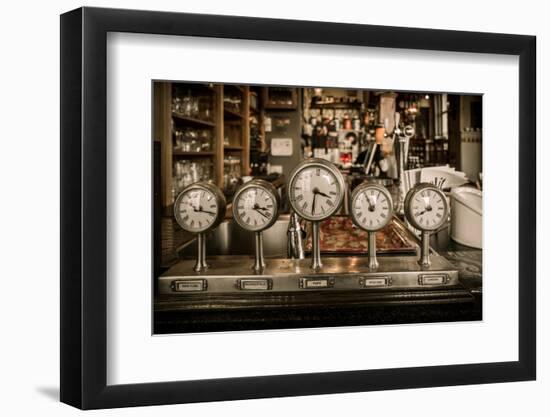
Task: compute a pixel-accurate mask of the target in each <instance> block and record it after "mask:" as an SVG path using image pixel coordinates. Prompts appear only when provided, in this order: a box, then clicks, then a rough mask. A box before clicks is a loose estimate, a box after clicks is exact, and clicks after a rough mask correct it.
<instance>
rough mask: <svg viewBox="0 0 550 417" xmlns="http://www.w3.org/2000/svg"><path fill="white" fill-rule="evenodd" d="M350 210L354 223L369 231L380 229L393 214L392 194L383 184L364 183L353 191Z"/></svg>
mask: <svg viewBox="0 0 550 417" xmlns="http://www.w3.org/2000/svg"><path fill="white" fill-rule="evenodd" d="M350 212H351V216H352V219H353V221H354V223H355V224H356V225H357V226H359V227H360V228H361V229H363V230H366V231H369V232H374V231H376V230H380V229H382V228H383V227H384V226H386V225H387V224H388V223H389V222H390V220H391V217H392V215H393V203H392V198H391V194H390V193H389V191H388V190H387V189H386V188H385V187H383V186H381V185H378V184H369V183H363V184H361V185H359V186H357V187H356V188H355V189H354V190H353V192H352V195H351V207H350Z"/></svg>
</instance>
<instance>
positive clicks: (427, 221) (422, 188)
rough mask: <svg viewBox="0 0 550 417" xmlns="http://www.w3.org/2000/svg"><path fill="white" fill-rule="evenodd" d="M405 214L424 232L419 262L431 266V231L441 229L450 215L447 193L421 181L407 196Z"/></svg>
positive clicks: (410, 221) (409, 220) (412, 223)
mask: <svg viewBox="0 0 550 417" xmlns="http://www.w3.org/2000/svg"><path fill="white" fill-rule="evenodd" d="M405 216H406V218H407V220H408V222H409V223H410V224H411V225H412V226H413V227H415V228H416V229H418V230H420V231H421V233H422V246H421V255H420V260H419V263H420V264H421V265H422V266H425V267H428V266H430V257H429V253H430V243H429V238H430V233H431V232H434V231H436V230H438V229H440V228H441V227H442V226H443V225H444V224H445V223H446V222H447V219H448V217H449V204H448V202H447V197H446V196H445V193H443V191H441V190H440V189H439V188H438V187H436V186H435V185H433V184H428V183H421V184H418V185H416V186H415V187H413V188H411V189H410V190H409V192H408V193H407V196H406V197H405Z"/></svg>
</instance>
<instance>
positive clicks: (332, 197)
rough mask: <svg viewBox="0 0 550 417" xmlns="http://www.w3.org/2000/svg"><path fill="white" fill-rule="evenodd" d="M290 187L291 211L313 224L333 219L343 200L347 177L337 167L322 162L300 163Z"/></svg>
mask: <svg viewBox="0 0 550 417" xmlns="http://www.w3.org/2000/svg"><path fill="white" fill-rule="evenodd" d="M288 187H289V188H288V194H289V200H290V204H291V206H292V208H293V209H294V211H295V212H296V213H297V214H298V215H299V216H300V217H302V218H304V219H306V220H310V221H319V220H323V219H326V218H328V217H330V216H331V215H332V214H334V213H335V212H336V211H337V210H338V209H339V208H340V205H341V204H342V200H343V198H344V177H343V176H342V174H341V172H340V171H339V170H338V168H337V167H336V166H334V165H333V164H331V163H330V162H327V161H325V160H323V159H313V158H312V159H308V160H305V161H303V162H301V163H300V164H299V165H298V166H297V167H296V168H295V169H294V171H293V172H292V174H291V176H290V181H289V186H288Z"/></svg>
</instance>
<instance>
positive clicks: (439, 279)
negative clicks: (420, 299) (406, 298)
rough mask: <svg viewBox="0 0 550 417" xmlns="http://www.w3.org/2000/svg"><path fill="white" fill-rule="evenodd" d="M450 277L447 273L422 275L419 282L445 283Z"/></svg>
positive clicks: (423, 283) (426, 283) (428, 283)
mask: <svg viewBox="0 0 550 417" xmlns="http://www.w3.org/2000/svg"><path fill="white" fill-rule="evenodd" d="M447 281H448V277H447V275H445V274H430V275H420V276H419V277H418V283H419V284H420V285H445V284H446V283H447Z"/></svg>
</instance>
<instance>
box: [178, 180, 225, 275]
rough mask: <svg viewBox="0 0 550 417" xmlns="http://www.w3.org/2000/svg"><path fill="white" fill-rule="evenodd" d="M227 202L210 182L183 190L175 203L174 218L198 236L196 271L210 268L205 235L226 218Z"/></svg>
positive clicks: (186, 229) (195, 184) (182, 226)
mask: <svg viewBox="0 0 550 417" xmlns="http://www.w3.org/2000/svg"><path fill="white" fill-rule="evenodd" d="M225 209H226V202H225V197H224V195H223V193H222V192H221V191H220V189H219V188H218V187H216V186H215V185H213V184H210V183H208V182H196V183H194V184H191V185H189V186H187V187H186V188H184V189H183V191H182V192H181V193H180V194H179V195H178V196H177V198H176V201H175V203H174V217H175V218H176V222H177V223H178V224H179V225H180V227H181V228H182V229H183V230H185V231H187V232H190V233H196V234H197V246H198V249H197V263H196V264H195V268H194V270H195V271H197V272H198V271H203V270H205V269H207V268H208V265H207V263H206V241H205V238H204V234H205V233H207V232H208V231H210V230H212V229H214V228H215V227H216V226H218V225H219V224H220V222H221V221H222V220H223V218H224V217H225Z"/></svg>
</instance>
